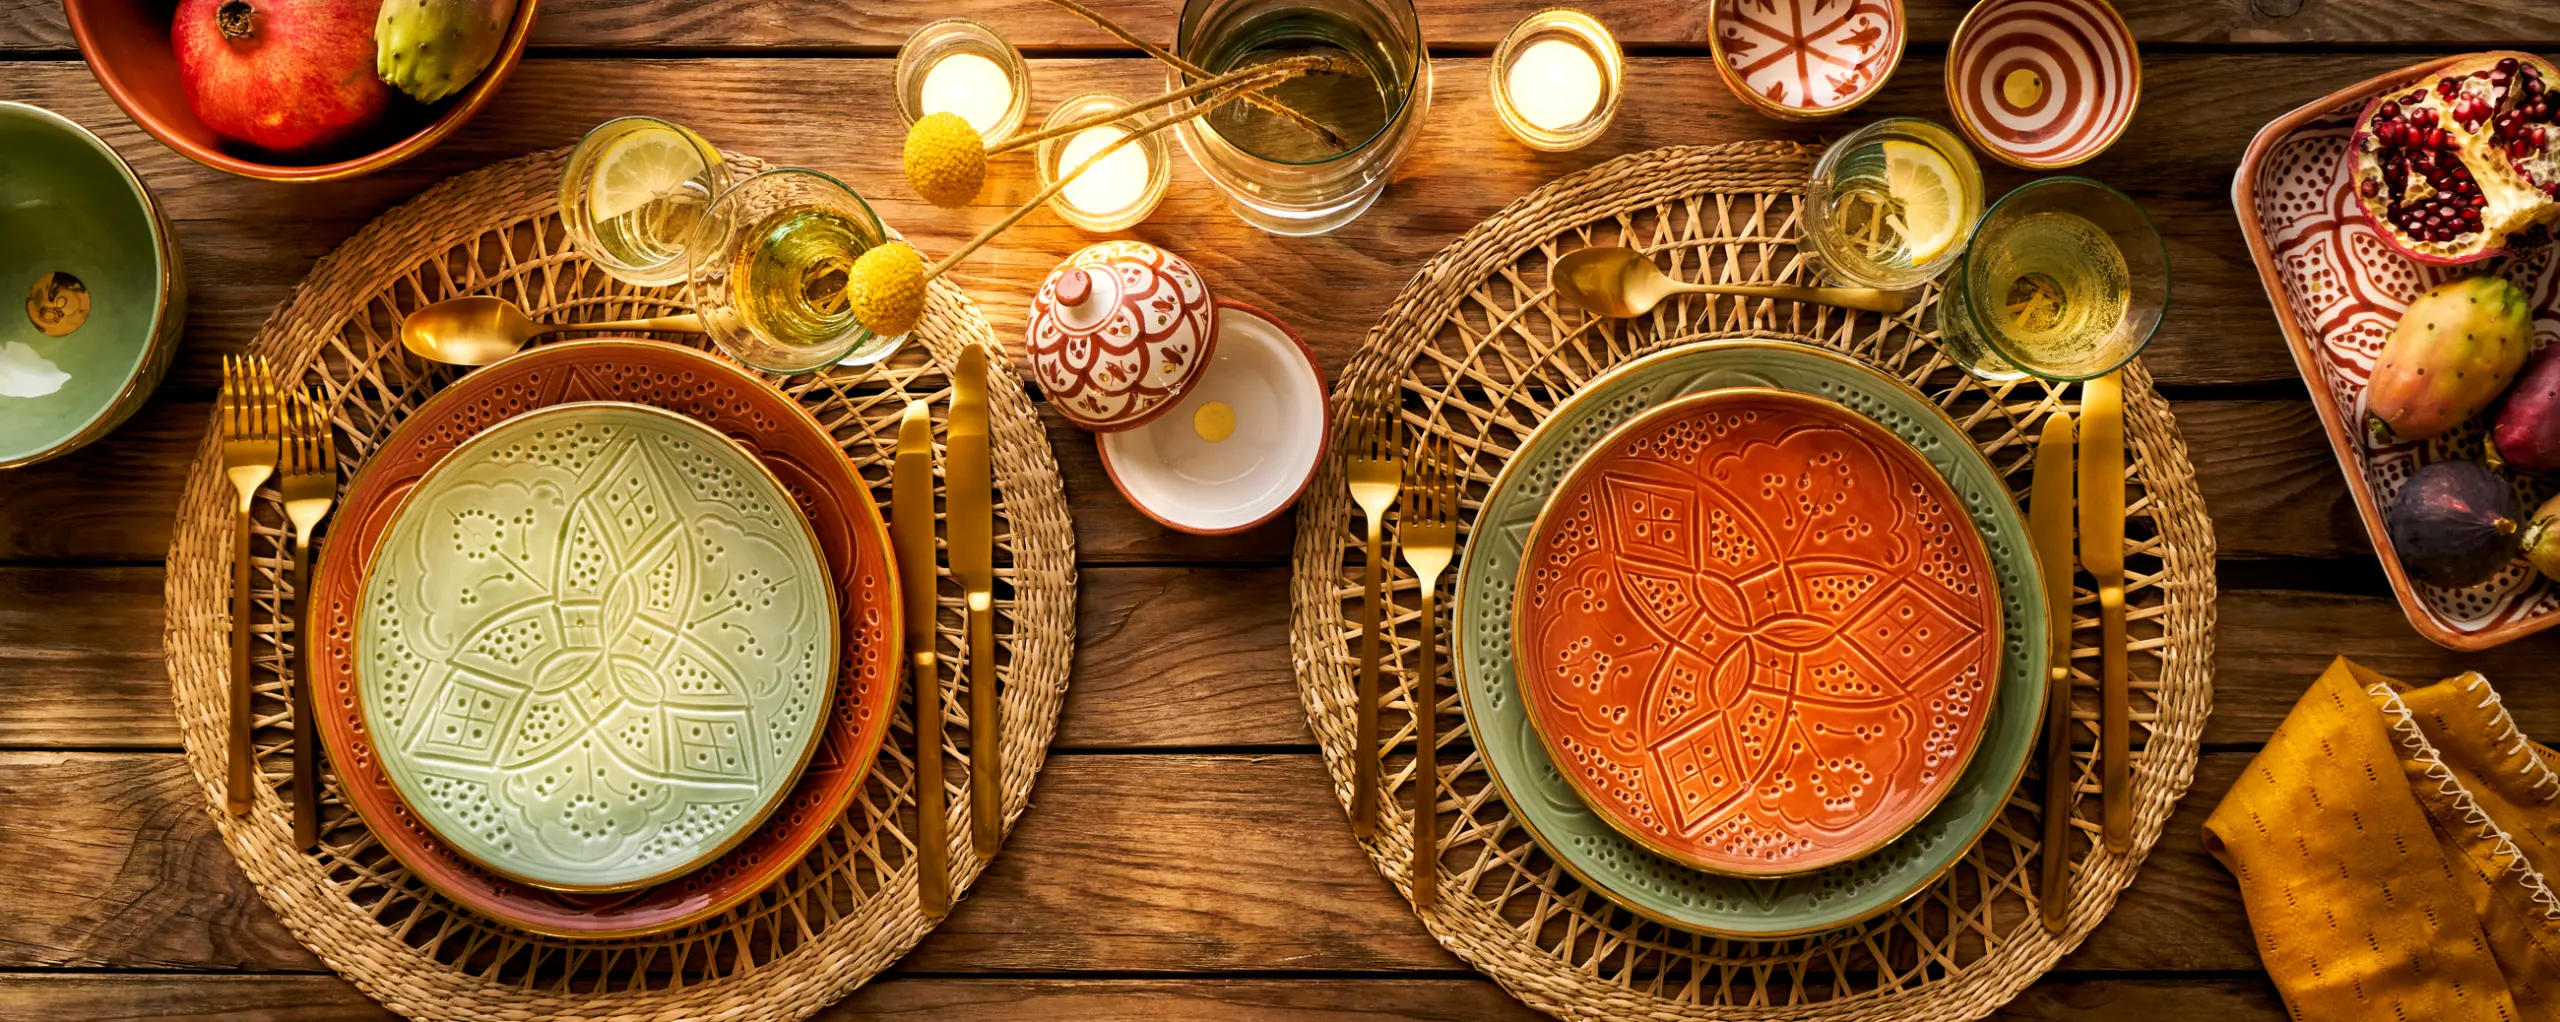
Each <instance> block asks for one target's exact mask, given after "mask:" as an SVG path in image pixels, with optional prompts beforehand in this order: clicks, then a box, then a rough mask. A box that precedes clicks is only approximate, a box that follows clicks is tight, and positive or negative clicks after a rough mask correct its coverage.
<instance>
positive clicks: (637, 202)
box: [560, 117, 729, 287]
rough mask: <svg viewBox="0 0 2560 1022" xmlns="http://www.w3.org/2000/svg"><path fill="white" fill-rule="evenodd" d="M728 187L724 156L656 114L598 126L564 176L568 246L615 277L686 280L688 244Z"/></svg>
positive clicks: (661, 282)
mask: <svg viewBox="0 0 2560 1022" xmlns="http://www.w3.org/2000/svg"><path fill="white" fill-rule="evenodd" d="M728 187H729V168H728V165H727V164H725V163H723V162H721V159H720V151H719V150H718V149H714V148H712V146H711V143H709V142H706V141H703V139H702V136H700V135H696V134H694V133H693V132H692V131H690V130H687V129H686V128H685V127H684V126H682V125H679V124H672V123H669V122H667V121H662V120H659V119H657V118H655V117H617V118H614V119H613V120H610V121H606V122H604V123H603V124H599V125H596V127H595V130H593V131H589V132H587V137H586V138H584V139H582V140H580V141H579V142H578V148H577V149H576V150H575V151H573V152H571V153H570V154H569V167H568V169H567V170H566V171H563V172H562V173H561V176H560V219H561V221H562V223H564V224H565V225H566V226H567V227H568V231H569V240H570V243H572V244H574V245H576V246H577V248H578V252H579V254H581V255H584V256H586V257H587V258H588V259H590V260H592V261H594V262H595V264H596V266H597V267H598V268H600V269H602V270H604V272H605V273H607V274H610V275H611V276H612V277H613V278H614V279H615V280H620V281H623V282H625V283H630V284H638V285H641V286H643V287H663V286H666V285H669V284H677V283H682V282H683V281H684V279H685V246H686V244H687V241H688V239H690V238H691V237H692V234H693V228H694V224H695V223H696V222H697V221H699V220H700V219H701V217H702V211H703V209H704V208H705V207H707V206H709V205H710V204H711V199H712V197H713V196H716V195H718V194H720V193H721V192H723V191H726V190H727V189H728Z"/></svg>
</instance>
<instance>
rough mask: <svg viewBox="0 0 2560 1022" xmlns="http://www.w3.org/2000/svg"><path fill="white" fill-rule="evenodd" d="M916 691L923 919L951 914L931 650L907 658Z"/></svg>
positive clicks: (937, 679)
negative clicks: (912, 665) (911, 666)
mask: <svg viewBox="0 0 2560 1022" xmlns="http://www.w3.org/2000/svg"><path fill="white" fill-rule="evenodd" d="M910 659H911V660H912V661H913V662H914V665H915V670H914V671H913V672H912V673H913V674H914V677H915V689H916V898H917V901H918V902H920V903H921V905H922V907H923V909H924V914H925V917H926V918H928V919H935V918H940V917H941V916H942V914H943V913H945V912H949V911H951V861H950V860H951V832H950V829H949V827H948V826H947V825H946V824H945V823H944V821H943V814H944V813H945V812H947V811H948V809H947V808H946V807H945V806H944V804H943V800H944V798H945V797H946V796H945V795H944V793H943V790H942V789H943V784H942V677H941V671H940V670H939V661H938V660H937V659H936V658H935V657H934V655H933V651H932V650H929V649H928V650H923V651H921V652H917V653H914V654H912V655H911V656H910Z"/></svg>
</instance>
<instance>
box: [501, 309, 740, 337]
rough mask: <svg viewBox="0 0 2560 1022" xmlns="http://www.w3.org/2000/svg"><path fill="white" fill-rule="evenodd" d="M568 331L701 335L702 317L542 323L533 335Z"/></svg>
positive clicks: (690, 314) (687, 316) (684, 316)
mask: <svg viewBox="0 0 2560 1022" xmlns="http://www.w3.org/2000/svg"><path fill="white" fill-rule="evenodd" d="M568 330H581V331H597V330H628V331H631V332H633V333H661V334H698V333H702V332H703V330H702V317H700V316H697V315H694V314H693V313H690V312H688V313H685V314H684V315H681V316H655V317H651V318H649V319H609V320H606V321H604V322H602V323H544V324H542V328H541V329H539V330H536V331H534V333H535V334H537V335H540V334H556V333H561V332H563V331H568Z"/></svg>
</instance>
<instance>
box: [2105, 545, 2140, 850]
mask: <svg viewBox="0 0 2560 1022" xmlns="http://www.w3.org/2000/svg"><path fill="white" fill-rule="evenodd" d="M2098 630H2099V631H2098V634H2099V639H2098V651H2099V656H2100V657H2101V663H2102V664H2103V665H2104V669H2105V673H2104V675H2102V679H2103V680H2102V684H2103V685H2104V687H2103V688H2102V689H2101V693H2100V694H2101V696H2102V697H2103V698H2104V699H2105V701H2106V707H2105V711H2104V713H2103V717H2104V719H2103V720H2102V721H2100V724H2099V728H2098V733H2099V741H2100V742H2102V743H2103V744H2104V746H2105V747H2104V748H2103V749H2102V750H2101V753H2100V756H2099V761H2100V762H2101V763H2103V764H2105V765H2104V767H2103V768H2102V770H2101V773H2100V778H2101V780H2100V786H2101V788H2102V789H2103V792H2104V794H2105V796H2106V806H2107V811H2106V816H2107V824H2106V834H2107V850H2108V851H2110V852H2116V853H2119V854H2121V853H2123V852H2127V851H2131V850H2132V849H2133V719H2132V718H2133V679H2132V678H2131V677H2129V676H2128V667H2127V665H2126V663H2125V624H2124V589H2123V588H2122V587H2120V586H2107V587H2105V588H2102V589H2099V590H2098Z"/></svg>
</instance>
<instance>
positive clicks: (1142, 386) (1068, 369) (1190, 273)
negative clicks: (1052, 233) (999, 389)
mask: <svg viewBox="0 0 2560 1022" xmlns="http://www.w3.org/2000/svg"><path fill="white" fill-rule="evenodd" d="M1095 303H1099V304H1098V305H1097V304H1095ZM1070 306H1072V307H1070ZM1217 317H1218V309H1217V302H1215V301H1214V300H1212V299H1211V297H1210V294H1209V285H1208V282H1207V281H1204V280H1202V279H1201V278H1200V274H1199V271H1196V270H1193V269H1192V268H1191V264H1190V263H1189V262H1186V261H1184V260H1183V258H1182V257H1181V256H1177V255H1174V254H1173V253H1171V252H1167V251H1165V250H1163V249H1160V248H1157V247H1155V246H1153V245H1150V244H1147V243H1146V242H1143V241H1105V242H1100V243H1098V244H1093V245H1087V246H1085V247H1084V248H1081V249H1078V250H1077V251H1076V253H1075V254H1074V255H1071V256H1068V257H1067V259H1066V261H1065V262H1064V263H1061V264H1059V266H1058V268H1057V269H1055V270H1052V271H1050V272H1049V276H1048V277H1047V278H1046V279H1044V280H1042V281H1041V283H1040V290H1039V291H1038V292H1037V293H1035V294H1034V295H1033V296H1032V299H1031V315H1030V317H1029V319H1028V321H1027V322H1026V323H1025V324H1024V326H1023V330H1024V334H1025V336H1026V338H1027V339H1028V341H1029V345H1030V356H1031V371H1032V375H1033V376H1034V377H1036V378H1037V379H1038V380H1039V381H1040V387H1041V389H1042V390H1043V391H1045V392H1046V393H1047V394H1048V397H1049V403H1050V404H1051V406H1053V407H1055V408H1057V410H1058V414H1060V415H1064V416H1066V417H1067V420H1068V421H1070V422H1073V423H1075V424H1076V425H1078V426H1082V427H1084V428H1086V429H1089V430H1093V431H1095V432H1100V433H1108V432H1113V431H1117V430H1124V429H1135V428H1137V427H1139V426H1143V425H1146V424H1147V423H1148V422H1149V421H1151V420H1153V419H1154V418H1155V417H1156V416H1158V415H1162V414H1164V413H1165V412H1167V411H1170V410H1172V408H1173V406H1174V404H1175V403H1176V402H1178V401H1180V400H1181V399H1182V394H1183V392H1184V391H1186V390H1189V389H1190V387H1191V384H1192V381H1194V380H1197V379H1199V377H1200V374H1201V373H1202V372H1203V371H1205V370H1207V368H1208V366H1209V361H1210V355H1211V353H1212V352H1213V351H1214V350H1215V348H1216V345H1217V343H1218V331H1217V325H1216V324H1217Z"/></svg>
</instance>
